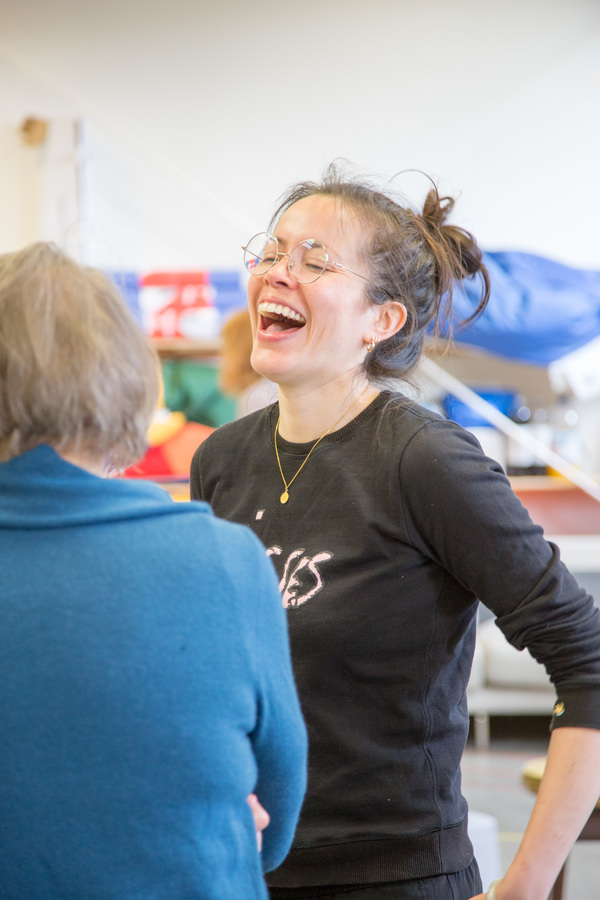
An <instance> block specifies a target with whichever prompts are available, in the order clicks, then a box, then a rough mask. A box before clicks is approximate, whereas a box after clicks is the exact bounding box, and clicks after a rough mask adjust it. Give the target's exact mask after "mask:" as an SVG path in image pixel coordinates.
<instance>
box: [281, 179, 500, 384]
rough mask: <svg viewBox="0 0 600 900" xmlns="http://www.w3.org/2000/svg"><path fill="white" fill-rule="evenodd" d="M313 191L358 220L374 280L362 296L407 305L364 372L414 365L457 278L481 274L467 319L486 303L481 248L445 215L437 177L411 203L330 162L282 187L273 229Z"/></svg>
mask: <svg viewBox="0 0 600 900" xmlns="http://www.w3.org/2000/svg"><path fill="white" fill-rule="evenodd" d="M426 177H428V176H426ZM430 180H431V179H430ZM432 185H433V182H432ZM315 194H321V195H325V196H329V197H333V198H334V199H335V200H337V201H339V204H340V209H341V211H342V212H343V213H350V214H351V215H353V216H355V217H356V218H357V219H358V221H359V222H360V224H361V225H362V227H363V233H364V246H363V247H362V256H363V259H364V263H365V266H366V267H367V271H368V275H369V278H370V279H371V281H372V282H373V283H372V284H368V283H367V284H366V285H365V291H366V299H367V301H368V302H370V303H375V304H377V303H379V304H383V303H386V302H387V301H388V300H396V301H399V302H400V303H402V304H403V305H404V306H405V307H406V311H407V320H406V324H405V325H404V326H403V328H402V329H401V330H400V331H398V332H397V334H395V335H393V336H392V337H390V338H388V339H387V340H386V341H383V342H382V343H380V344H378V345H377V346H376V347H375V348H374V350H373V352H371V353H368V354H367V356H366V359H365V369H366V373H367V375H368V376H369V378H371V379H372V380H374V381H377V380H386V379H389V378H392V379H394V378H398V377H405V376H406V375H408V374H409V373H410V372H411V371H412V370H413V369H414V368H415V366H416V365H417V364H418V362H419V360H420V358H421V355H422V351H423V343H424V339H425V335H426V333H427V331H428V329H429V328H430V326H432V327H433V330H434V332H435V331H437V329H438V328H439V326H441V325H442V323H444V322H445V321H446V320H447V319H449V318H450V316H451V309H452V291H453V287H454V285H455V284H456V283H457V282H460V281H462V280H463V279H464V278H474V277H475V276H480V278H481V300H480V303H479V306H478V307H477V309H476V310H475V312H474V313H473V315H472V316H471V317H470V319H469V321H471V320H472V319H474V318H475V317H476V316H478V315H479V314H480V313H481V312H482V311H483V309H484V308H485V306H486V304H487V301H488V297H489V290H490V289H489V278H488V273H487V270H486V268H485V266H484V264H483V260H482V254H481V250H480V249H479V247H478V246H477V243H476V241H475V239H474V237H473V236H472V235H471V234H470V233H469V232H468V231H465V229H463V228H460V227H458V226H456V225H451V224H449V223H448V222H447V219H448V217H449V215H450V213H451V211H452V208H453V206H454V200H453V199H452V198H451V197H440V195H439V193H438V190H437V188H436V187H435V185H433V187H432V188H431V190H430V191H429V192H428V194H427V197H426V199H425V202H424V205H423V209H422V210H414V209H412V207H411V206H410V205H409V204H408V203H407V202H406V200H405V199H404V198H403V197H402V196H401V195H400V194H399V193H398V192H397V191H394V190H392V188H391V186H390V185H389V183H387V184H386V185H385V186H382V187H380V186H379V185H377V184H376V183H374V182H373V181H371V180H369V179H365V178H361V177H359V176H355V175H352V174H348V173H347V172H346V171H345V170H344V168H343V167H342V166H341V165H340V164H339V163H332V164H331V165H330V166H329V167H328V168H327V169H326V171H325V174H324V176H323V178H322V180H321V181H318V182H313V181H303V182H300V183H298V184H296V185H293V186H292V187H291V188H290V189H289V190H288V191H286V193H285V194H284V195H283V197H282V199H281V201H280V204H279V207H278V209H277V210H276V212H275V214H274V216H273V219H272V221H271V226H270V229H271V230H272V229H273V227H274V225H275V223H276V222H277V221H278V220H279V218H280V217H281V216H282V215H283V213H284V212H285V211H286V210H287V209H289V207H290V206H292V204H294V203H296V202H298V201H299V200H302V199H304V198H305V197H310V196H313V195H315Z"/></svg>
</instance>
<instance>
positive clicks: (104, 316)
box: [0, 243, 159, 468]
mask: <svg viewBox="0 0 600 900" xmlns="http://www.w3.org/2000/svg"><path fill="white" fill-rule="evenodd" d="M158 384H159V365H158V359H157V357H156V354H155V351H154V350H153V349H152V347H151V346H150V344H149V341H148V339H147V338H146V336H145V335H144V333H143V331H142V329H141V327H140V326H139V325H138V323H137V322H136V320H135V318H134V316H133V314H132V313H131V312H130V310H129V309H128V307H127V305H126V304H125V302H124V301H123V299H122V298H121V296H120V294H119V292H118V290H117V288H116V287H115V285H114V284H113V282H112V281H111V280H110V278H108V277H107V276H106V275H104V274H103V273H101V272H99V271H97V270H95V269H91V268H87V267H83V266H80V265H78V264H77V263H76V262H74V261H73V260H72V259H70V258H69V257H68V256H66V255H65V254H64V253H62V252H61V251H60V250H59V249H57V248H56V247H55V246H53V245H52V244H46V243H36V244H32V245H30V246H28V247H26V248H25V249H23V250H21V251H19V252H17V253H9V254H4V255H2V256H0V459H9V458H10V457H12V456H16V455H19V454H21V453H24V452H26V451H27V450H31V449H33V448H34V447H35V446H37V445H38V444H41V443H45V444H50V445H51V446H52V447H54V448H55V449H56V450H57V451H59V452H71V453H73V452H75V453H78V454H81V455H83V456H86V455H87V456H90V457H93V458H95V459H99V458H104V459H105V460H106V465H107V466H113V467H115V468H121V467H123V466H125V465H128V464H130V463H132V462H134V461H135V460H137V459H139V457H140V456H142V455H143V453H144V452H145V449H146V434H147V429H148V425H149V423H150V420H151V418H152V414H153V412H154V410H155V407H156V402H157V396H158Z"/></svg>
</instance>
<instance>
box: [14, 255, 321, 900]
mask: <svg viewBox="0 0 600 900" xmlns="http://www.w3.org/2000/svg"><path fill="white" fill-rule="evenodd" d="M158 386H159V366H158V360H157V357H156V354H155V352H154V350H153V349H152V348H151V346H150V345H149V343H148V341H147V339H146V337H145V336H144V334H143V333H142V331H141V329H140V327H139V326H138V325H137V323H136V322H135V320H134V318H133V316H132V315H131V313H130V312H129V310H128V309H127V307H126V305H125V304H124V302H123V301H122V299H121V297H120V296H119V293H118V291H117V289H116V288H115V286H114V285H113V284H112V282H111V281H110V280H109V279H108V278H107V277H105V276H104V275H103V274H101V273H100V272H97V271H94V270H91V269H87V268H83V267H81V266H79V265H77V264H76V263H75V262H73V261H72V260H71V259H69V258H68V257H66V256H65V255H63V254H62V253H61V252H60V251H59V250H57V249H56V248H54V247H52V246H50V245H47V244H35V245H32V246H30V247H28V248H26V249H25V250H23V251H21V252H19V253H13V254H7V255H4V256H0V559H1V560H2V589H1V592H0V609H1V614H2V633H1V637H0V721H2V741H0V830H1V831H2V840H1V841H0V894H1V895H2V897H6V898H15V900H16V898H18V900H26V898H31V900H41V898H57V900H58V898H61V900H64V898H67V897H73V898H74V897H86V898H92V900H93V898H98V900H100V898H102V900H108V898H115V900H116V898H119V900H122V898H124V897H143V898H144V900H154V898H156V900H176V898H181V900H183V898H185V900H189V898H194V897H195V898H198V900H200V898H202V900H207V898H214V900H226V898H230V900H239V898H241V897H244V898H256V900H264V898H265V897H266V895H267V894H266V887H265V884H264V878H263V870H268V869H271V868H273V867H275V866H277V865H279V864H280V863H281V861H282V860H283V858H284V856H285V854H286V852H287V850H288V848H289V846H290V843H291V840H292V835H293V832H294V827H295V824H296V819H297V816H298V812H299V807H300V803H301V800H302V795H303V789H304V767H305V750H306V747H305V731H304V725H303V722H302V719H301V715H300V709H299V705H298V700H297V696H296V692H295V687H294V682H293V676H292V672H291V664H290V659H289V647H288V639H287V633H286V623H285V619H284V614H283V611H282V609H281V602H280V598H279V594H278V591H277V583H276V579H275V575H274V572H273V569H272V566H271V563H270V562H269V561H268V560H266V559H265V557H264V552H263V551H262V547H261V545H260V543H259V541H258V540H257V539H256V538H255V537H254V535H253V534H252V533H251V532H250V531H249V530H248V529H245V528H241V527H239V526H237V525H232V524H229V523H227V522H222V521H220V520H218V519H216V518H215V517H214V515H213V514H212V512H211V511H210V509H209V508H208V506H206V505H205V504H199V503H192V504H180V503H175V502H173V501H172V500H171V498H170V497H169V496H168V494H167V493H166V492H165V491H163V490H162V489H161V488H160V487H158V486H155V485H151V484H148V483H143V482H138V481H135V482H128V481H126V480H123V479H117V478H104V477H101V476H103V475H104V474H105V473H106V472H107V470H109V469H118V468H121V467H123V466H126V465H128V464H131V463H133V462H134V461H135V460H136V459H137V458H139V456H140V455H142V454H143V452H144V449H145V441H146V432H147V429H148V426H149V423H150V419H151V417H152V414H153V412H154V409H155V406H156V402H157V394H158ZM257 798H258V800H257ZM249 799H250V802H248V800H249ZM259 801H260V802H259ZM260 803H262V804H263V805H264V806H265V807H267V808H268V811H269V815H270V824H269V825H268V827H266V828H265V830H264V832H263V834H264V843H263V849H262V857H261V854H260V852H259V849H258V847H257V828H258V830H260V829H262V828H264V826H265V823H266V814H265V813H264V811H263V810H262V809H261V806H260ZM255 817H256V826H255Z"/></svg>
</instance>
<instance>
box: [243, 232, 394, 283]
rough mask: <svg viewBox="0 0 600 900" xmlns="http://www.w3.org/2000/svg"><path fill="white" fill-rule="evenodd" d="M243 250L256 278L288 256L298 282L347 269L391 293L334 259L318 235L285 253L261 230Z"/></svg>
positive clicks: (346, 270)
mask: <svg viewBox="0 0 600 900" xmlns="http://www.w3.org/2000/svg"><path fill="white" fill-rule="evenodd" d="M242 250H243V251H244V265H245V267H246V269H247V270H248V272H250V274H251V275H254V276H255V277H256V278H261V277H262V276H263V275H265V274H266V273H267V272H268V271H269V269H272V268H273V266H274V265H276V264H277V263H278V262H279V260H280V259H281V258H282V257H283V256H287V258H288V259H287V270H288V272H289V274H290V276H291V277H292V278H293V279H294V281H297V282H298V284H312V283H313V281H316V280H317V278H320V277H321V275H323V273H324V272H327V271H328V270H329V271H332V269H343V270H344V272H349V273H350V275H356V277H357V278H362V280H363V281H367V282H368V283H369V284H372V285H373V286H374V287H376V288H377V289H378V290H380V291H383V293H384V294H386V296H389V294H388V292H387V291H386V290H384V289H383V288H382V287H380V286H379V285H378V284H375V282H374V281H371V279H370V278H366V277H365V276H364V275H361V274H360V273H359V272H354V271H353V270H352V269H349V268H348V266H343V265H342V263H338V262H335V261H334V260H332V259H330V258H329V254H328V253H327V249H326V247H325V245H324V244H322V243H321V241H317V240H315V238H306V239H305V240H303V241H300V243H298V244H296V246H295V247H293V248H292V249H291V250H290V252H289V253H284V252H283V251H282V250H280V249H279V242H278V241H277V238H276V237H275V235H273V234H269V232H268V231H260V232H259V233H258V234H255V235H254V237H251V238H250V240H249V241H248V243H247V244H246V246H245V247H242Z"/></svg>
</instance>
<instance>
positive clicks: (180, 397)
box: [162, 360, 235, 428]
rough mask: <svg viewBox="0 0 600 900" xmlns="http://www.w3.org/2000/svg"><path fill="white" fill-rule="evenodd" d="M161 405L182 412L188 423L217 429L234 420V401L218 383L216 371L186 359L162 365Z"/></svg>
mask: <svg viewBox="0 0 600 900" xmlns="http://www.w3.org/2000/svg"><path fill="white" fill-rule="evenodd" d="M162 369H163V378H164V382H165V406H166V407H167V409H171V410H177V411H179V412H182V413H183V414H184V415H185V416H186V418H187V419H188V420H189V421H190V422H200V423H201V424H202V425H211V426H212V427H213V428H218V427H219V426H220V425H224V424H225V423H226V422H231V421H233V419H234V418H235V400H233V399H232V398H230V397H226V396H225V394H223V393H222V392H221V390H220V389H219V384H218V375H219V370H218V368H217V366H215V365H211V364H209V363H200V362H190V361H189V360H167V361H165V362H163V366H162Z"/></svg>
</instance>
